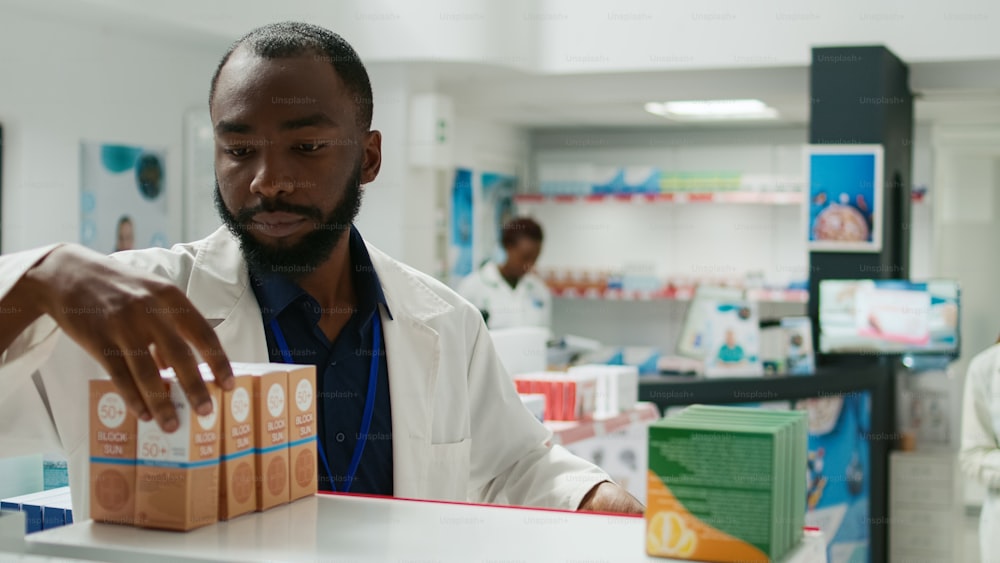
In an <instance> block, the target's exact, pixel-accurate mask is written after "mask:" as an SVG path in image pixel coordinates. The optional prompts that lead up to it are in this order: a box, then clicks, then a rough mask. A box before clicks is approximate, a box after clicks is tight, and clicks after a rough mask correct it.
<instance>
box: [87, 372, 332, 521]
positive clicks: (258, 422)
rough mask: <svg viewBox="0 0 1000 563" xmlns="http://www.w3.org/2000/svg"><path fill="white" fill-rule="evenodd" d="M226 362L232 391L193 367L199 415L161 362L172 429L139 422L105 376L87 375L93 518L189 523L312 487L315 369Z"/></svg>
mask: <svg viewBox="0 0 1000 563" xmlns="http://www.w3.org/2000/svg"><path fill="white" fill-rule="evenodd" d="M231 365H232V370H233V374H234V375H235V376H236V386H235V388H234V389H233V390H231V391H223V390H222V389H221V388H220V387H218V386H217V385H216V384H215V382H214V378H213V376H212V375H211V370H210V369H209V368H208V367H207V365H205V364H202V365H200V366H199V368H200V370H201V373H202V377H203V378H204V380H205V384H206V386H207V387H208V389H209V393H210V396H211V399H212V404H213V410H212V413H211V414H209V415H206V416H198V415H197V414H196V413H195V412H194V409H192V408H191V405H190V404H189V403H188V401H187V397H186V395H185V393H184V391H183V389H182V388H181V386H180V383H179V382H178V380H177V378H176V376H175V374H174V372H173V370H172V369H165V370H162V371H161V377H162V378H163V381H164V390H163V392H164V393H166V394H168V396H169V397H170V400H171V402H172V403H173V405H174V408H175V409H176V411H177V414H178V420H179V422H180V427H179V428H178V429H177V430H176V431H175V432H172V433H166V432H163V431H162V430H161V429H160V427H159V425H158V424H157V423H156V422H155V421H149V422H141V421H138V420H137V419H136V417H135V416H134V415H133V414H131V413H129V411H128V409H127V407H126V405H125V401H124V399H123V398H122V397H121V395H120V394H119V393H118V391H117V389H116V388H115V387H114V385H113V384H112V382H111V381H110V380H94V381H91V382H90V412H91V421H90V455H91V457H90V475H91V483H90V494H91V503H90V509H91V518H93V519H94V520H95V521H98V522H108V523H117V524H127V525H135V526H139V527H146V528H158V529H165V530H178V531H187V530H191V529H194V528H198V527H201V526H205V525H208V524H211V523H214V522H216V521H218V520H220V519H222V520H226V519H232V518H234V517H236V516H239V515H241V514H245V513H247V512H252V511H254V510H258V511H260V510H266V509H268V508H271V507H273V506H277V505H280V504H284V503H287V502H289V500H295V499H298V498H302V497H305V496H310V495H312V494H314V493H315V492H316V490H317V472H316V469H317V463H316V460H317V456H316V423H315V419H316V393H315V385H316V368H315V367H314V366H311V365H309V366H302V365H285V364H245V363H233V364H231ZM289 382H291V385H290V386H289ZM289 390H291V394H289ZM289 461H291V463H289Z"/></svg>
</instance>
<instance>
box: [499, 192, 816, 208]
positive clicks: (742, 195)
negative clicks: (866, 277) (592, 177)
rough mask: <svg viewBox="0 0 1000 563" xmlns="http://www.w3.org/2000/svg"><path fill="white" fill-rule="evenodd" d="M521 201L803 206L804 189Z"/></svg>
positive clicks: (525, 199)
mask: <svg viewBox="0 0 1000 563" xmlns="http://www.w3.org/2000/svg"><path fill="white" fill-rule="evenodd" d="M514 201H515V202H517V203H518V204H532V203H610V202H619V203H746V204H762V205H800V204H801V203H802V202H803V201H805V199H804V197H803V195H802V192H749V191H720V192H661V193H655V194H590V195H542V194H520V195H517V196H515V197H514Z"/></svg>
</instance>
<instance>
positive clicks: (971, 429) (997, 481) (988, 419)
mask: <svg viewBox="0 0 1000 563" xmlns="http://www.w3.org/2000/svg"><path fill="white" fill-rule="evenodd" d="M959 460H960V462H961V465H962V471H963V472H964V473H965V474H966V475H967V476H969V477H971V478H972V479H975V480H976V481H977V482H979V483H981V484H982V485H983V486H984V487H986V498H985V499H984V500H983V509H982V512H981V513H980V517H979V546H980V560H981V561H982V563H997V562H1000V344H996V345H993V346H991V347H990V348H988V349H986V350H985V351H983V352H980V353H979V354H978V355H977V356H976V357H975V358H973V359H972V362H971V363H970V364H969V371H968V373H967V375H966V377H965V396H964V400H963V404H962V449H961V451H960V452H959Z"/></svg>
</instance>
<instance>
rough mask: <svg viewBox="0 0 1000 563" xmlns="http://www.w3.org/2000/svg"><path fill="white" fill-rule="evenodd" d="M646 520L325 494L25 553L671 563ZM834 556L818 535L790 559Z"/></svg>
mask: <svg viewBox="0 0 1000 563" xmlns="http://www.w3.org/2000/svg"><path fill="white" fill-rule="evenodd" d="M644 533H645V523H644V521H643V519H642V518H638V517H628V516H608V515H602V514H586V513H574V512H563V511H550V510H537V509H524V508H512V507H500V506H477V505H466V504H452V503H440V502H427V501H411V500H400V499H387V498H373V497H361V496H353V495H325V494H324V495H317V496H315V497H312V498H307V499H303V500H300V501H297V502H295V503H292V504H290V505H286V506H282V507H278V508H274V509H272V510H269V511H267V512H264V513H259V514H249V515H246V516H242V517H239V518H236V519H235V520H232V521H229V522H222V523H219V524H217V525H214V526H209V527H206V528H201V529H198V530H194V531H192V532H188V533H175V532H161V531H155V530H142V529H138V528H128V527H121V526H114V525H108V524H95V523H94V522H91V521H85V522H79V523H76V524H73V525H70V526H64V527H62V528H56V529H54V530H49V531H44V532H39V533H36V534H31V535H30V536H28V537H27V538H26V539H25V542H24V543H25V552H26V553H27V554H30V555H47V556H50V557H75V558H81V559H96V560H100V561H122V562H130V563H131V562H134V561H142V562H143V563H157V562H174V561H243V562H252V561H313V562H315V561H317V560H320V561H324V562H326V561H329V562H335V561H351V562H361V561H372V562H379V563H383V562H386V561H394V562H402V561H436V562H443V561H456V562H462V563H471V562H475V561H487V560H491V561H539V562H545V563H552V562H562V561H615V562H623V563H626V562H630V561H656V562H663V561H670V560H669V559H657V558H651V557H648V556H646V554H645V552H644V549H645V541H644V539H645V538H644ZM787 560H788V561H795V562H806V561H808V562H810V563H811V562H816V561H825V553H824V543H823V539H822V536H821V535H819V533H818V532H808V533H807V536H806V539H805V540H804V541H803V543H802V544H801V545H800V546H799V547H798V548H797V549H796V551H795V552H793V554H792V556H791V557H790V558H788V559H787Z"/></svg>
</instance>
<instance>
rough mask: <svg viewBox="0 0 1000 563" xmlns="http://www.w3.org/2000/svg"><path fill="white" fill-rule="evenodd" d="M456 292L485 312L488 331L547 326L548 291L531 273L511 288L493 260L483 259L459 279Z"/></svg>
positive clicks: (548, 322)
mask: <svg viewBox="0 0 1000 563" xmlns="http://www.w3.org/2000/svg"><path fill="white" fill-rule="evenodd" d="M458 293H459V294H461V295H462V297H465V298H466V299H468V300H469V301H470V302H471V303H472V304H473V305H475V306H476V307H477V308H478V309H479V310H480V311H486V312H488V313H489V318H488V319H487V320H486V324H488V325H489V327H490V329H491V330H494V329H498V328H513V327H524V326H537V327H543V328H551V325H552V294H551V293H550V292H549V288H548V286H546V285H545V282H544V281H542V279H541V278H540V277H538V276H536V275H535V274H533V273H531V272H528V273H527V274H525V275H524V277H522V278H521V280H520V281H518V283H517V287H514V288H512V287H510V284H508V283H507V280H505V279H504V278H503V276H502V275H501V274H500V268H499V267H497V265H496V263H494V262H487V263H486V264H484V265H483V266H482V267H481V268H479V269H478V270H476V271H475V272H472V273H471V274H469V275H468V276H466V277H465V279H463V280H462V282H461V283H460V284H459V286H458Z"/></svg>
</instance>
